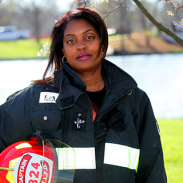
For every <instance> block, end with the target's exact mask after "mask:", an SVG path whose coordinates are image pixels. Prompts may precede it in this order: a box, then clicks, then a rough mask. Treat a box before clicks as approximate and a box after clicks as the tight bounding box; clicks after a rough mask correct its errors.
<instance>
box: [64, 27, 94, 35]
mask: <svg viewBox="0 0 183 183" xmlns="http://www.w3.org/2000/svg"><path fill="white" fill-rule="evenodd" d="M89 31H94V30H93V29H88V30H86V31H84V32H83V34H85V33H87V32H89ZM94 32H95V31H94ZM67 36H75V35H74V34H66V35H65V37H67Z"/></svg>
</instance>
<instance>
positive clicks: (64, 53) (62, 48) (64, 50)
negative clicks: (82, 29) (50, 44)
mask: <svg viewBox="0 0 183 183" xmlns="http://www.w3.org/2000/svg"><path fill="white" fill-rule="evenodd" d="M62 52H63V55H64V57H66V55H65V50H64V48H62Z"/></svg>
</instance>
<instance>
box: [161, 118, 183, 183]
mask: <svg viewBox="0 0 183 183" xmlns="http://www.w3.org/2000/svg"><path fill="white" fill-rule="evenodd" d="M158 124H159V126H160V133H161V141H162V146H163V152H164V160H165V168H166V172H167V177H168V183H182V182H183V173H182V172H183V134H182V130H183V119H169V120H165V119H158Z"/></svg>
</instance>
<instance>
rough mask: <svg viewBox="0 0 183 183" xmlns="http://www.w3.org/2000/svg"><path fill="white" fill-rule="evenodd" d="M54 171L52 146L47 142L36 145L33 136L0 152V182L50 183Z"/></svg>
mask: <svg viewBox="0 0 183 183" xmlns="http://www.w3.org/2000/svg"><path fill="white" fill-rule="evenodd" d="M54 172H55V156H54V151H53V148H51V146H50V145H49V144H48V143H45V144H44V145H43V146H41V145H38V143H37V138H35V137H32V138H31V139H30V140H29V141H21V142H17V143H15V144H12V145H10V146H9V147H7V148H6V149H5V150H4V151H3V152H2V153H1V154H0V183H52V182H53V177H54Z"/></svg>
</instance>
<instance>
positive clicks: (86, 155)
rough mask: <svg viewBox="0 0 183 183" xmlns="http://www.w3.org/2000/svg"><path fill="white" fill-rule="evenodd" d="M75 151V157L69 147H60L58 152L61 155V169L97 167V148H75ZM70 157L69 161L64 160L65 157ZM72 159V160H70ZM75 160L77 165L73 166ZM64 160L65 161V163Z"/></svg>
mask: <svg viewBox="0 0 183 183" xmlns="http://www.w3.org/2000/svg"><path fill="white" fill-rule="evenodd" d="M73 149H74V151H75V158H74V157H73V153H72V152H70V150H69V148H59V150H58V149H57V153H58V156H59V170H64V169H74V168H75V169H96V163H95V148H94V147H87V148H73ZM66 156H67V157H68V161H67V163H65V162H66V161H65V160H63V158H64V157H66ZM69 159H70V160H69ZM73 161H75V165H74V167H73ZM63 162H64V163H63Z"/></svg>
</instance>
